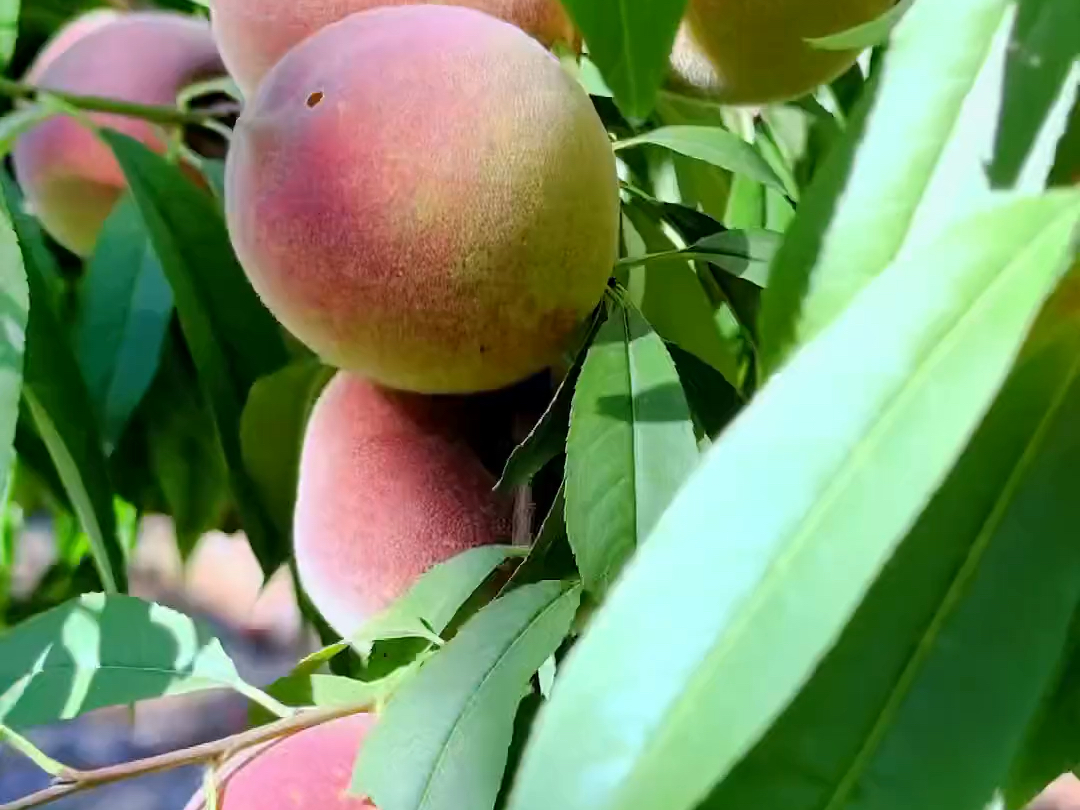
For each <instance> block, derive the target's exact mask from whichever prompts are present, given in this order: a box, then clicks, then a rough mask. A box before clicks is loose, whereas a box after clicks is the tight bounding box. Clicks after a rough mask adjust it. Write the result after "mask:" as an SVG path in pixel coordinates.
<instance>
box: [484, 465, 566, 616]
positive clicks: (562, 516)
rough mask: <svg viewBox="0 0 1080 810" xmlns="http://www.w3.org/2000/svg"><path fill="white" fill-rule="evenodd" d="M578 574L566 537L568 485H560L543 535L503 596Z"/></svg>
mask: <svg viewBox="0 0 1080 810" xmlns="http://www.w3.org/2000/svg"><path fill="white" fill-rule="evenodd" d="M576 574H577V566H576V564H575V562H574V553H573V551H572V550H571V548H570V542H569V540H567V537H566V484H565V482H564V483H562V484H560V485H559V489H558V491H557V492H556V493H555V498H554V500H553V501H552V504H551V508H550V509H549V510H548V513H547V515H546V516H545V517H544V522H543V524H542V525H541V526H540V531H539V532H538V533H537V535H536V540H535V541H533V544H532V548H530V549H529V554H528V556H527V557H526V558H525V559H524V560H522V561H521V565H519V566H518V567H517V568H516V569H515V570H514V573H513V574H512V575H511V577H510V579H509V580H507V582H506V584H505V585H503V587H502V589H501V590H500V592H499V595H500V596H502V595H504V594H507V593H509V592H510V591H512V590H514V589H515V588H520V587H521V586H522V585H532V584H533V583H536V582H543V581H544V580H550V579H564V578H568V577H571V576H574V575H576Z"/></svg>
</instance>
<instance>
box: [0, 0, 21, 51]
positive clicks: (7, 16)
mask: <svg viewBox="0 0 1080 810" xmlns="http://www.w3.org/2000/svg"><path fill="white" fill-rule="evenodd" d="M21 8H22V0H0V66H3V67H7V65H8V63H9V62H11V57H12V56H14V55H15V42H16V40H18V38H19V10H20V9H21Z"/></svg>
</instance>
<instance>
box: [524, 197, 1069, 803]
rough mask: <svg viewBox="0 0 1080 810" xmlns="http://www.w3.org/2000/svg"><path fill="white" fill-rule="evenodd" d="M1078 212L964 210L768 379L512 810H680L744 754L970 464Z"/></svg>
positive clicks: (529, 768)
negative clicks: (955, 472) (938, 493)
mask: <svg viewBox="0 0 1080 810" xmlns="http://www.w3.org/2000/svg"><path fill="white" fill-rule="evenodd" d="M1078 219H1080V194H1054V195H1047V196H1046V197H1043V198H1036V199H1024V200H1016V201H1012V202H1008V203H1001V204H1000V205H998V206H997V207H996V208H995V209H993V210H992V211H990V212H986V213H983V214H981V215H979V216H976V217H972V218H971V219H970V220H969V221H967V222H965V223H964V224H963V226H962V227H956V228H954V229H952V230H950V231H949V233H948V234H947V235H946V236H945V237H943V238H941V239H940V240H939V241H938V242H936V243H935V244H934V245H932V246H931V247H930V248H928V249H927V250H926V251H925V252H923V253H918V254H915V255H913V256H911V257H910V258H909V259H908V260H906V261H901V262H898V263H897V264H896V265H894V266H893V267H891V268H890V269H889V270H888V271H886V272H885V273H884V274H882V275H881V276H880V277H879V278H878V279H877V280H875V281H874V283H872V284H871V285H870V286H869V287H867V288H866V290H865V291H864V293H863V294H862V295H861V296H859V298H858V299H857V301H856V302H855V303H854V304H853V306H851V307H850V308H849V309H848V310H847V311H845V312H844V313H843V314H842V315H841V316H840V318H839V319H838V320H837V321H836V322H835V323H834V324H833V326H832V327H831V328H829V329H828V330H827V331H825V332H824V333H822V335H821V336H820V337H819V338H818V339H817V340H815V341H814V342H813V343H812V344H810V345H809V346H807V347H806V348H805V349H804V350H803V351H802V352H800V353H799V354H798V355H797V356H796V357H795V358H794V359H793V360H792V361H791V363H789V364H788V366H787V367H786V368H785V369H784V371H783V372H782V373H780V374H777V375H776V376H774V378H773V379H772V380H771V382H770V383H769V384H768V385H767V386H766V387H765V388H764V389H763V390H762V391H761V392H759V394H758V396H757V398H756V399H755V400H754V401H753V402H752V403H751V404H750V405H749V407H747V408H746V410H744V411H743V413H742V414H741V416H740V417H739V418H738V419H737V420H736V421H735V423H734V424H733V425H732V426H731V427H730V428H729V429H728V430H727V431H726V432H725V433H724V434H723V436H722V437H721V439H720V441H719V442H717V443H716V444H715V445H714V446H713V448H712V450H711V451H710V452H709V454H708V455H707V456H706V460H705V462H704V463H703V464H702V466H701V467H699V469H698V471H697V472H696V473H695V474H694V475H693V476H692V477H691V479H690V480H689V482H688V483H687V484H686V485H685V486H684V487H683V488H682V489H681V490H680V491H679V493H678V495H677V496H676V498H675V500H674V501H673V502H672V505H671V507H670V508H669V509H668V510H667V512H665V514H664V516H663V518H662V519H661V520H660V522H659V523H658V524H657V527H656V529H655V530H654V531H653V533H652V534H651V535H650V537H649V539H648V541H647V542H646V543H645V544H644V546H643V547H642V548H641V549H640V550H639V551H638V553H637V555H636V556H635V558H634V559H633V561H632V562H631V564H630V565H629V566H628V567H627V569H626V570H625V571H624V572H623V576H622V578H621V580H620V582H619V583H618V585H617V586H616V587H615V588H614V589H613V590H612V592H611V593H610V595H609V597H608V600H607V602H606V603H605V605H604V606H603V608H602V609H601V610H600V611H599V612H598V613H597V614H596V615H595V616H594V617H593V622H592V625H591V626H590V628H589V629H588V631H587V632H586V634H585V636H584V637H583V639H582V640H581V641H580V642H579V643H578V644H577V646H576V647H575V648H574V650H573V652H572V653H571V655H570V656H569V658H568V661H567V662H566V664H565V665H564V666H563V667H562V671H561V675H560V679H559V682H558V683H557V684H556V687H555V693H554V696H553V699H552V701H551V703H550V704H549V705H548V709H547V711H546V712H545V713H544V715H543V717H542V718H541V719H540V721H539V723H538V726H537V730H536V732H535V733H534V736H533V739H532V743H531V745H530V749H529V750H528V751H527V752H526V755H525V759H524V762H523V764H522V769H521V771H520V772H519V780H518V783H517V787H516V789H515V793H514V796H513V798H512V801H511V805H510V806H511V808H512V809H513V810H538V809H539V808H547V807H553V806H557V807H560V808H563V810H584V809H585V808H589V810H614V809H615V808H618V810H644V808H655V807H663V808H665V810H686V809H687V808H691V807H693V806H695V804H696V803H697V802H699V801H700V800H701V799H702V798H703V797H704V796H705V794H706V792H707V791H708V790H709V789H710V788H711V787H712V786H713V785H714V784H715V783H716V782H717V781H719V780H720V779H721V778H722V777H723V776H725V775H726V774H727V773H728V772H729V771H730V769H731V768H732V767H733V766H734V765H735V764H736V763H737V762H738V761H739V760H740V759H742V758H743V756H745V755H746V753H747V752H748V750H749V749H750V748H751V746H753V745H754V744H755V743H756V742H757V741H758V740H759V739H760V738H761V737H762V735H763V734H764V733H765V731H766V730H767V729H768V727H769V726H770V725H771V723H772V722H773V721H774V720H775V718H776V717H777V715H778V714H779V713H780V712H781V710H782V709H783V708H785V706H786V705H787V704H788V703H789V702H790V701H791V700H792V698H794V697H795V695H796V693H797V692H798V690H799V689H800V687H801V686H802V685H803V684H804V683H805V681H806V680H807V678H808V677H809V676H810V675H811V673H812V672H813V670H814V668H815V666H816V664H817V663H818V661H819V660H820V659H821V657H822V656H823V655H824V653H826V652H827V651H828V650H829V648H830V647H831V646H832V645H833V644H834V643H835V642H836V640H837V638H838V637H839V635H840V632H841V630H842V629H843V628H844V626H845V624H846V623H847V621H848V619H849V618H850V617H851V615H852V614H853V613H854V612H855V610H856V609H857V608H858V606H859V603H860V601H861V599H862V598H863V596H864V595H865V594H866V592H867V590H868V589H869V587H870V586H871V584H872V583H873V581H874V579H875V578H876V577H877V575H878V573H879V572H880V570H881V568H882V566H883V565H884V564H885V563H886V562H887V561H888V560H889V558H890V557H891V555H892V554H893V552H894V550H895V548H896V546H897V544H898V543H899V542H900V541H901V540H902V539H903V537H904V535H905V534H906V533H907V531H908V530H909V528H910V527H911V525H912V524H913V523H914V521H915V519H916V518H917V517H918V515H919V514H920V513H921V512H922V510H923V508H924V507H925V506H926V504H927V503H928V501H929V500H930V498H931V496H932V495H933V494H934V492H935V490H936V489H937V488H938V486H939V484H940V483H941V482H942V481H943V479H944V478H945V476H946V474H947V473H948V471H949V469H950V468H951V467H952V465H953V463H954V462H955V461H956V459H957V458H958V457H959V456H960V454H961V451H962V450H963V447H964V445H965V443H966V442H967V440H968V439H969V437H970V435H971V433H972V431H973V430H974V428H975V427H976V426H977V424H978V422H979V421H980V420H981V418H982V416H983V415H984V413H985V412H986V410H987V409H988V408H989V406H990V404H991V400H992V398H993V396H994V395H995V393H996V392H997V390H998V388H999V386H1000V385H1001V384H1002V383H1003V382H1004V379H1005V376H1006V374H1007V372H1008V370H1009V367H1010V366H1011V364H1012V362H1013V360H1014V358H1015V356H1016V353H1017V352H1018V350H1019V348H1020V344H1021V342H1022V340H1023V337H1024V335H1025V334H1026V332H1027V330H1028V328H1029V327H1030V324H1031V322H1032V321H1033V320H1034V316H1035V313H1036V311H1037V310H1038V308H1039V307H1040V305H1041V304H1042V302H1043V301H1044V300H1045V298H1046V297H1047V296H1048V295H1049V293H1050V292H1051V290H1052V289H1053V287H1054V285H1055V284H1056V283H1057V280H1058V278H1059V277H1060V275H1061V274H1062V273H1063V272H1064V269H1065V267H1064V266H1063V265H1064V258H1065V252H1066V248H1067V246H1068V244H1069V240H1070V238H1071V234H1072V232H1073V230H1074V228H1075V226H1076V223H1077V221H1078ZM841 369H842V371H838V370H841ZM823 379H827V380H829V381H830V385H829V386H828V387H827V388H826V389H823V388H822V384H821V383H822V380H823ZM808 425H811V426H813V428H812V429H807V426H808ZM780 457H782V459H783V463H780V464H778V463H777V459H778V458H780ZM643 638H644V639H648V640H649V644H650V651H649V666H647V667H646V666H641V639H643ZM613 672H616V673H618V674H619V677H618V679H617V680H615V681H612V679H611V673H613ZM924 722H925V720H924ZM935 728H936V727H935ZM567 739H572V740H574V745H573V746H567V745H566V744H565V741H566V740H567ZM920 762H924V761H923V760H920ZM599 774H603V778H597V777H598V775H599ZM907 806H909V807H910V806H913V805H907Z"/></svg>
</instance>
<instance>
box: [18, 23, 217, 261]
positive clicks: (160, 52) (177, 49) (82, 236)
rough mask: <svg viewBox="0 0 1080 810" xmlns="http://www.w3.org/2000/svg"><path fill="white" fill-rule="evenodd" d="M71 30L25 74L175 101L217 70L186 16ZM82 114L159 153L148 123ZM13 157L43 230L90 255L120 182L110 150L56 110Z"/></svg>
mask: <svg viewBox="0 0 1080 810" xmlns="http://www.w3.org/2000/svg"><path fill="white" fill-rule="evenodd" d="M70 29H71V30H68V29H65V31H64V32H62V33H61V35H60V36H59V37H58V38H57V39H55V40H54V42H53V43H52V44H50V45H49V46H47V47H46V48H45V50H44V51H43V52H42V54H41V56H40V58H39V59H38V61H37V62H36V63H35V64H34V65H33V66H32V67H31V69H30V71H29V74H28V75H29V77H30V78H31V79H32V80H33V81H34V83H35V84H37V85H39V86H41V87H45V88H48V89H50V90H57V91H62V92H67V93H74V94H77V95H92V96H103V97H108V98H113V99H118V100H121V101H128V102H133V103H138V104H167V105H172V104H175V103H176V96H177V93H178V92H179V90H180V89H182V88H183V87H184V86H186V85H187V84H190V83H192V82H195V81H199V80H201V79H205V78H210V77H212V76H215V75H221V74H222V73H223V71H224V66H223V65H222V64H221V60H220V57H219V56H218V54H217V49H216V47H215V46H214V41H213V37H212V36H211V34H210V29H209V26H208V25H207V24H206V23H205V22H203V21H200V20H196V19H194V18H191V17H184V16H181V15H178V14H169V13H166V12H143V13H136V14H116V15H112V16H108V17H106V16H104V15H100V14H99V15H97V16H96V17H92V18H89V19H88V18H84V19H83V21H82V22H81V23H80V22H79V21H77V22H76V23H74V24H73V26H71V27H70ZM65 43H66V47H65ZM89 118H90V119H91V120H92V121H93V122H94V123H95V124H97V125H98V126H102V127H109V128H111V129H115V130H118V131H120V132H123V133H124V134H126V135H129V136H131V137H133V138H136V139H137V140H139V141H141V142H142V143H144V144H146V145H147V146H149V147H151V148H153V149H156V150H157V151H159V152H160V151H164V148H165V144H164V143H163V141H162V138H161V136H160V135H159V134H158V130H157V129H156V128H155V127H154V126H153V125H152V124H148V123H146V122H145V121H140V120H139V119H137V118H130V117H127V116H120V115H111V114H104V113H91V114H89ZM13 159H14V166H15V176H16V179H17V180H18V181H19V185H20V186H21V187H22V189H23V192H24V193H25V195H26V198H27V200H28V202H29V203H30V205H31V207H32V208H33V210H34V212H35V213H36V215H37V216H38V218H39V219H40V220H41V223H42V225H43V226H44V228H45V229H46V230H47V231H48V232H49V233H50V234H51V235H52V236H53V237H54V238H55V239H56V240H57V241H58V242H60V243H61V244H62V245H64V246H65V247H67V248H69V249H70V250H72V251H74V252H75V253H78V254H80V255H88V254H89V253H91V252H92V251H93V248H94V243H95V242H96V241H97V235H98V232H99V231H100V230H101V225H102V224H103V223H104V222H105V219H106V218H107V217H108V215H109V212H110V211H111V210H112V207H113V205H114V204H115V202H116V200H117V199H118V198H119V196H120V194H121V192H122V190H123V188H124V186H125V181H124V177H123V173H122V172H121V171H120V166H119V165H118V164H117V162H116V159H115V157H114V156H113V154H112V152H111V151H110V150H109V148H108V147H107V146H106V145H105V144H104V143H102V142H101V141H100V140H99V139H98V138H97V136H96V135H95V134H94V133H93V132H91V131H90V130H89V129H87V128H86V127H84V126H82V125H81V124H79V123H77V122H76V121H75V120H74V119H72V118H68V117H56V118H52V119H49V120H48V121H46V122H44V123H42V124H39V125H38V126H35V127H33V128H32V129H31V130H29V131H28V132H26V133H24V134H23V135H21V136H20V137H19V138H18V140H17V141H16V143H15V149H14V153H13Z"/></svg>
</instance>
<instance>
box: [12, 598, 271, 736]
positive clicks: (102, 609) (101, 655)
mask: <svg viewBox="0 0 1080 810" xmlns="http://www.w3.org/2000/svg"><path fill="white" fill-rule="evenodd" d="M221 687H229V688H233V689H238V690H240V691H243V692H247V691H250V687H248V686H247V684H245V683H244V682H243V681H242V680H241V679H240V676H239V675H237V673H236V668H235V666H233V663H232V660H231V659H230V658H229V657H228V655H226V654H225V651H224V650H223V649H222V647H221V643H220V642H219V641H218V640H217V639H216V638H214V637H213V635H212V634H211V633H210V631H209V630H208V629H207V628H206V627H204V626H202V625H200V624H199V623H197V622H195V621H193V620H192V619H190V618H188V617H187V616H184V615H183V614H181V613H177V612H176V611H174V610H171V609H169V608H166V607H163V606H161V605H157V604H154V603H152V602H144V601H142V600H141V599H135V598H134V597H130V596H107V595H104V594H100V593H97V594H86V595H84V596H80V597H78V598H77V599H74V600H72V601H70V602H66V603H65V604H63V605H61V606H60V607H57V608H54V609H52V610H50V611H48V612H46V613H43V614H41V615H39V616H35V617H34V618H33V619H30V620H29V621H27V622H24V623H23V624H20V625H18V626H17V627H15V628H13V629H12V630H10V631H8V632H7V633H6V634H4V635H0V721H2V722H3V723H5V724H7V725H9V726H13V727H15V728H22V727H25V726H31V725H38V724H42V723H51V722H53V721H56V720H66V719H70V718H72V717H77V716H78V715H80V714H83V713H84V712H88V711H91V710H93V709H98V708H101V707H103V706H116V705H123V704H126V703H132V702H134V701H137V700H145V699H148V698H154V697H160V696H162V695H179V694H183V693H185V692H193V691H198V690H202V689H214V688H221Z"/></svg>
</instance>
